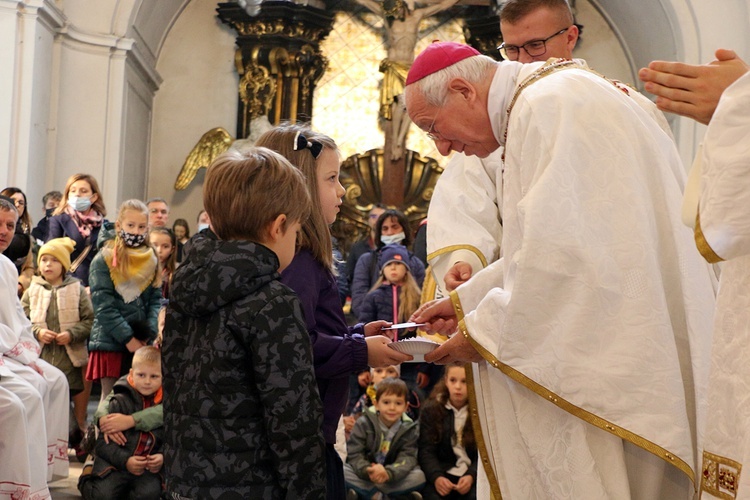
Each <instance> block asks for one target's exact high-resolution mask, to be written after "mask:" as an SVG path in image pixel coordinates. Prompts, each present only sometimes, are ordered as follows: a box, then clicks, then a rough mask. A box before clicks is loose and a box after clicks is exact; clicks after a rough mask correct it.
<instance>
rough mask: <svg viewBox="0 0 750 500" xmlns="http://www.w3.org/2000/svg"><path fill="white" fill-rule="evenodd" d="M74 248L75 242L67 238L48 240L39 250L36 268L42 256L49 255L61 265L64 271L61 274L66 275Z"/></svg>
mask: <svg viewBox="0 0 750 500" xmlns="http://www.w3.org/2000/svg"><path fill="white" fill-rule="evenodd" d="M75 246H76V242H75V241H73V240H71V239H70V238H67V237H63V238H55V239H53V240H49V241H48V242H47V243H45V244H44V245H42V248H40V249H39V257H38V258H37V266H38V265H39V263H40V262H42V255H51V256H53V257H54V258H56V259H57V260H59V261H60V264H62V266H63V271H64V272H63V274H64V273H67V272H68V270H69V269H70V254H71V253H72V252H73V249H74V248H75Z"/></svg>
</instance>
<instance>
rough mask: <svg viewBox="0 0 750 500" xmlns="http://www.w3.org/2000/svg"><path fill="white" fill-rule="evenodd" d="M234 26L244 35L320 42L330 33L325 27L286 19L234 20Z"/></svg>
mask: <svg viewBox="0 0 750 500" xmlns="http://www.w3.org/2000/svg"><path fill="white" fill-rule="evenodd" d="M232 26H233V27H234V29H236V30H237V33H239V34H240V35H243V36H266V35H283V36H288V37H291V38H301V39H304V40H310V41H314V42H318V41H320V40H322V39H323V38H325V37H326V36H327V35H328V31H327V30H325V29H323V28H318V27H313V26H305V25H304V24H302V23H300V22H297V23H290V22H289V21H288V20H285V19H271V20H254V21H234V22H233V23H232Z"/></svg>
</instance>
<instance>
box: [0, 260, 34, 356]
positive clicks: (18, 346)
mask: <svg viewBox="0 0 750 500" xmlns="http://www.w3.org/2000/svg"><path fill="white" fill-rule="evenodd" d="M17 281H18V273H17V272H16V268H15V266H14V265H13V263H12V262H11V261H10V260H8V258H7V257H5V256H1V257H0V351H2V355H3V356H6V357H8V358H11V359H15V360H17V361H19V362H20V363H23V364H25V365H26V364H29V363H31V362H33V361H35V360H37V359H39V351H40V349H39V344H38V343H37V341H36V339H34V334H33V333H32V331H31V322H30V321H29V320H28V318H26V315H25V314H24V312H23V308H22V307H21V302H20V301H19V300H18V296H17V295H16V283H17Z"/></svg>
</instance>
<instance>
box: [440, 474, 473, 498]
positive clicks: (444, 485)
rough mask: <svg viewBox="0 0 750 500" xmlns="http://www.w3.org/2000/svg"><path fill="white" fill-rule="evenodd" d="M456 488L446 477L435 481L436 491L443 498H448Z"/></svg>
mask: <svg viewBox="0 0 750 500" xmlns="http://www.w3.org/2000/svg"><path fill="white" fill-rule="evenodd" d="M469 477H471V476H469ZM461 479H463V478H461ZM455 487H456V485H454V484H453V483H451V481H450V479H448V478H447V477H445V476H440V477H439V478H437V479H435V491H437V493H438V495H440V496H441V497H446V496H448V495H449V494H450V492H451V491H453V488H455Z"/></svg>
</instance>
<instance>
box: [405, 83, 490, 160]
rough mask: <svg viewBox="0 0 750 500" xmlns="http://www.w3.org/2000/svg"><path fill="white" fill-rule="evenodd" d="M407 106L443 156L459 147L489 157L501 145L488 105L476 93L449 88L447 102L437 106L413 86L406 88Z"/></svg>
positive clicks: (468, 153)
mask: <svg viewBox="0 0 750 500" xmlns="http://www.w3.org/2000/svg"><path fill="white" fill-rule="evenodd" d="M406 109H407V112H408V113H409V117H410V118H411V120H412V121H413V122H414V123H415V124H416V125H417V126H418V127H419V128H421V129H422V130H423V131H425V132H426V133H427V134H428V136H429V137H430V139H432V140H433V141H434V142H435V147H436V148H437V150H438V151H439V152H440V154H441V155H443V156H448V155H449V154H450V152H451V151H457V152H459V153H464V154H465V155H467V156H477V157H479V158H486V157H487V156H489V155H490V153H492V152H493V151H495V150H496V149H497V148H498V147H500V144H499V143H498V142H497V139H495V135H494V134H493V132H492V126H491V125H490V117H489V113H488V112H487V105H486V103H484V101H482V100H481V99H478V98H477V96H476V94H471V93H468V94H467V93H464V92H457V91H456V92H454V91H449V92H448V96H447V98H446V101H445V104H444V105H443V106H442V107H437V106H433V105H431V104H429V103H428V102H427V101H426V100H425V99H424V98H423V97H422V95H421V94H420V93H419V92H418V91H416V90H414V87H411V86H410V87H407V88H406Z"/></svg>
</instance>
